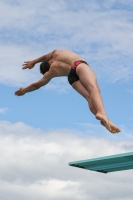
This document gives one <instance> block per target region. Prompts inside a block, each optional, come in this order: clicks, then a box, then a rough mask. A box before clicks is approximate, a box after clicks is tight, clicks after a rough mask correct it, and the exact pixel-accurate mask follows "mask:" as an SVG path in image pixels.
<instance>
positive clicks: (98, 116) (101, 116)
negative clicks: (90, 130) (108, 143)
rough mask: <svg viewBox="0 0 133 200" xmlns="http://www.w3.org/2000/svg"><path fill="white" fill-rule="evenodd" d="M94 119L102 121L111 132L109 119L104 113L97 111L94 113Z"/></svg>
mask: <svg viewBox="0 0 133 200" xmlns="http://www.w3.org/2000/svg"><path fill="white" fill-rule="evenodd" d="M96 119H98V120H100V121H102V123H103V124H102V125H104V126H105V127H106V128H107V129H108V131H110V132H111V126H110V123H109V119H108V117H107V115H106V114H103V113H99V112H98V113H97V114H96Z"/></svg>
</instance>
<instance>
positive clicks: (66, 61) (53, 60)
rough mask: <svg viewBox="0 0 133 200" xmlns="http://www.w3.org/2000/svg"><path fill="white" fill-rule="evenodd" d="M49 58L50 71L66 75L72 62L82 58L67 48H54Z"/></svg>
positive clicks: (58, 74)
mask: <svg viewBox="0 0 133 200" xmlns="http://www.w3.org/2000/svg"><path fill="white" fill-rule="evenodd" d="M51 55H52V56H51V57H50V58H49V63H50V71H52V72H53V73H54V75H55V76H67V75H68V73H69V71H70V69H71V66H72V64H73V63H74V62H75V61H77V60H84V59H83V58H82V57H80V56H79V55H77V54H76V53H73V52H71V51H68V50H54V51H53V52H52V54H51Z"/></svg>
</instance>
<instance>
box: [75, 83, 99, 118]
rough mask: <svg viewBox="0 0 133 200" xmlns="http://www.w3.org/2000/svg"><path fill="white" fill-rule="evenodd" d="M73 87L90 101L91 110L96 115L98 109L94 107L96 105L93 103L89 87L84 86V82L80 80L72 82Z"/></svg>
mask: <svg viewBox="0 0 133 200" xmlns="http://www.w3.org/2000/svg"><path fill="white" fill-rule="evenodd" d="M72 87H73V88H74V89H75V90H76V91H77V92H78V93H79V94H81V95H82V96H83V97H84V98H85V99H86V100H87V101H88V105H89V108H90V111H91V112H92V113H93V114H94V115H96V113H97V111H96V109H95V107H94V105H93V103H92V101H91V98H90V94H89V92H88V91H87V89H86V88H85V87H84V86H83V84H82V83H81V82H80V80H78V81H75V82H74V83H73V84H72Z"/></svg>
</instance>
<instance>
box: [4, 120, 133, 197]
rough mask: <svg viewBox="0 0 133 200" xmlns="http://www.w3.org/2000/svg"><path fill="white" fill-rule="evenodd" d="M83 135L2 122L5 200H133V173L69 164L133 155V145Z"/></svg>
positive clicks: (119, 140)
mask: <svg viewBox="0 0 133 200" xmlns="http://www.w3.org/2000/svg"><path fill="white" fill-rule="evenodd" d="M99 134H100V133H99ZM81 136H82V133H80V132H76V131H75V132H74V131H71V130H54V131H48V132H45V131H43V130H41V129H35V128H33V127H30V126H28V125H26V124H24V123H21V122H18V123H16V124H11V123H10V122H7V121H1V122H0V197H1V199H3V200H11V199H16V198H17V199H20V200H21V199H23V200H26V199H28V198H29V199H33V200H34V199H40V200H41V199H51V200H52V199H59V200H62V199H63V200H64V199H65V200H68V199H71V198H73V199H78V200H80V199H85V200H87V199H91V200H97V199H103V200H104V199H105V200H106V199H109V200H111V199H125V198H126V199H129V200H130V199H132V196H133V192H132V187H130V186H129V185H131V186H132V184H133V182H132V180H133V170H130V171H123V172H116V173H110V174H107V175H105V174H100V173H96V172H91V171H87V170H82V169H76V168H73V167H69V166H68V163H69V162H70V161H74V160H81V159H88V158H93V157H98V156H105V155H111V154H117V153H122V152H128V151H133V140H131V138H130V139H128V137H127V139H125V140H121V139H120V138H119V139H118V138H117V139H116V140H115V135H113V137H114V139H113V140H110V139H108V138H107V137H102V138H98V137H96V136H95V135H94V136H93V135H92V134H91V133H90V132H89V131H88V136H84V137H81ZM95 191H97V192H95Z"/></svg>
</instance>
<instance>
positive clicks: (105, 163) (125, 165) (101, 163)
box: [69, 152, 133, 173]
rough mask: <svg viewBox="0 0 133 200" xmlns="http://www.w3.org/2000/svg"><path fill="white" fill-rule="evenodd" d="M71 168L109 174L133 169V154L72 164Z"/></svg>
mask: <svg viewBox="0 0 133 200" xmlns="http://www.w3.org/2000/svg"><path fill="white" fill-rule="evenodd" d="M69 165H70V166H73V167H79V168H82V169H87V170H92V171H97V172H102V173H109V172H116V171H122V170H129V169H133V152H130V153H124V154H117V155H111V156H106V157H99V158H94V159H88V160H80V161H75V162H70V163H69Z"/></svg>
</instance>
